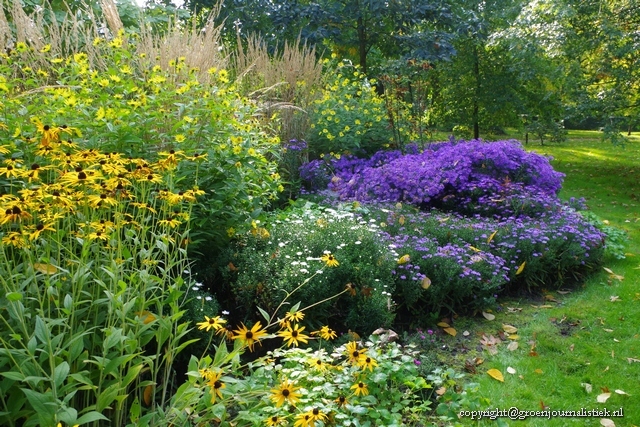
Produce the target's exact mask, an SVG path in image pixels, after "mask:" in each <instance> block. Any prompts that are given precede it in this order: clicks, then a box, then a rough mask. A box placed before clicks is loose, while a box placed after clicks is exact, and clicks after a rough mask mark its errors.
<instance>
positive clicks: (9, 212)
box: [0, 204, 31, 224]
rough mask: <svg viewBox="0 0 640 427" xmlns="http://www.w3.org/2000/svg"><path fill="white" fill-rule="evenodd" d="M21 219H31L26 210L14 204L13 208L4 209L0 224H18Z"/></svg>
mask: <svg viewBox="0 0 640 427" xmlns="http://www.w3.org/2000/svg"><path fill="white" fill-rule="evenodd" d="M23 207H24V206H23ZM23 219H24V220H27V219H31V214H30V213H29V212H27V211H26V210H24V209H22V208H20V206H18V205H17V204H14V205H13V206H10V207H8V208H7V209H5V211H4V215H3V216H2V220H1V221H0V224H6V223H8V222H20V221H22V220H23Z"/></svg>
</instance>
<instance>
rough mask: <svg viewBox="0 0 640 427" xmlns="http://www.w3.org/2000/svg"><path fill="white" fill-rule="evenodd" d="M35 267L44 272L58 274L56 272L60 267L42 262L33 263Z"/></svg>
mask: <svg viewBox="0 0 640 427" xmlns="http://www.w3.org/2000/svg"><path fill="white" fill-rule="evenodd" d="M33 268H34V269H35V270H36V271H39V272H40V273H42V274H56V272H57V271H58V268H57V267H56V266H55V265H52V264H42V263H39V262H37V263H35V264H33Z"/></svg>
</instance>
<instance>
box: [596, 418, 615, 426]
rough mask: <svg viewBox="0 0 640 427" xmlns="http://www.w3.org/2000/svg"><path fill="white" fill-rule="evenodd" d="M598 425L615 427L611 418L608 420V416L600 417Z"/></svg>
mask: <svg viewBox="0 0 640 427" xmlns="http://www.w3.org/2000/svg"><path fill="white" fill-rule="evenodd" d="M600 425H601V426H604V427H616V423H614V422H613V420H610V419H609V418H602V419H601V420H600Z"/></svg>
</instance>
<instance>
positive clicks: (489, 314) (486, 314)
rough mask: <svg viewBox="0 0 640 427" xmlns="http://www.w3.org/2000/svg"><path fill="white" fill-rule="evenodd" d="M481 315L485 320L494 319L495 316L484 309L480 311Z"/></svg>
mask: <svg viewBox="0 0 640 427" xmlns="http://www.w3.org/2000/svg"><path fill="white" fill-rule="evenodd" d="M482 315H483V316H484V318H485V319H487V320H494V319H495V318H496V316H494V315H493V314H491V313H487V312H486V311H483V312H482Z"/></svg>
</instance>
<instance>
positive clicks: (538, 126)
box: [525, 117, 567, 145]
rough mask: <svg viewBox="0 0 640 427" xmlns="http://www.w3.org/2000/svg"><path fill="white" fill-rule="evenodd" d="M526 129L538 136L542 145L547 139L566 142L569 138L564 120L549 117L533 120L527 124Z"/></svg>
mask: <svg viewBox="0 0 640 427" xmlns="http://www.w3.org/2000/svg"><path fill="white" fill-rule="evenodd" d="M525 130H526V131H527V132H529V133H532V134H533V135H534V136H535V137H536V138H538V139H539V140H540V145H544V140H545V139H547V141H550V142H564V141H566V140H567V131H566V130H565V129H564V126H563V124H562V122H559V121H557V120H553V119H551V118H549V117H541V118H539V119H537V120H533V121H532V122H531V123H529V124H528V125H526V126H525Z"/></svg>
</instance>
